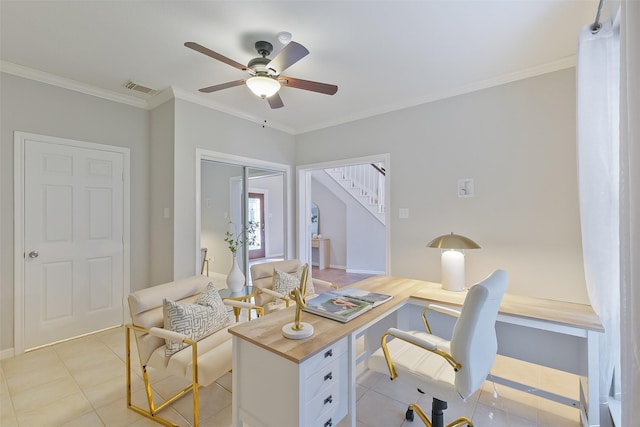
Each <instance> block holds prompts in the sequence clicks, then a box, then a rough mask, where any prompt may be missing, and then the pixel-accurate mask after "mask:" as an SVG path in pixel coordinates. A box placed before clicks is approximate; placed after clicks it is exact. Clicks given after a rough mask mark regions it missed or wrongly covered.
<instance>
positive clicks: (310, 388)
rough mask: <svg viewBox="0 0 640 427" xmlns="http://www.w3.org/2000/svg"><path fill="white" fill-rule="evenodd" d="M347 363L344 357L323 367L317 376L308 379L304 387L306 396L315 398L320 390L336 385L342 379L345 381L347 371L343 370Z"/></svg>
mask: <svg viewBox="0 0 640 427" xmlns="http://www.w3.org/2000/svg"><path fill="white" fill-rule="evenodd" d="M346 362H347V360H346V358H344V357H342V358H339V359H337V360H334V361H332V362H331V363H329V364H327V365H325V366H322V367H321V368H320V369H319V370H318V371H317V372H316V373H315V374H313V375H312V376H310V377H309V378H307V381H306V382H305V386H304V387H305V390H306V394H305V395H306V396H310V397H311V398H313V396H315V395H317V394H318V392H320V390H322V389H324V388H327V387H330V386H331V385H333V384H336V383H337V382H338V381H340V379H342V380H343V381H344V380H345V378H347V376H346V372H345V371H346V370H345V369H343V365H344V366H345V367H346Z"/></svg>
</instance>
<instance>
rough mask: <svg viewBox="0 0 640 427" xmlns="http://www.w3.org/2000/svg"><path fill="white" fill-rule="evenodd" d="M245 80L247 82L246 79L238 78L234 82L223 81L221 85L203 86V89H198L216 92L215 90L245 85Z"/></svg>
mask: <svg viewBox="0 0 640 427" xmlns="http://www.w3.org/2000/svg"><path fill="white" fill-rule="evenodd" d="M245 82H246V80H245V79H242V80H236V81H233V82H227V83H221V84H219V85H214V86H209V87H203V88H202V89H198V91H200V92H204V93H211V92H215V91H218V90H222V89H228V88H230V87H236V86H240V85H243V84H244V83H245Z"/></svg>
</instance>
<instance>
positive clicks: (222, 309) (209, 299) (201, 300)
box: [196, 282, 232, 328]
mask: <svg viewBox="0 0 640 427" xmlns="http://www.w3.org/2000/svg"><path fill="white" fill-rule="evenodd" d="M196 304H200V305H206V306H207V307H211V309H212V311H213V313H212V315H213V322H214V323H215V324H216V325H218V326H219V327H220V328H221V327H223V326H225V325H226V324H227V323H229V322H231V321H232V320H231V316H230V314H231V313H229V310H228V307H227V306H226V305H224V303H223V302H222V298H221V297H220V294H219V293H218V289H217V288H216V287H215V285H214V284H213V283H211V282H209V284H208V285H207V288H206V289H205V290H204V292H202V293H201V294H200V296H199V297H198V299H197V300H196Z"/></svg>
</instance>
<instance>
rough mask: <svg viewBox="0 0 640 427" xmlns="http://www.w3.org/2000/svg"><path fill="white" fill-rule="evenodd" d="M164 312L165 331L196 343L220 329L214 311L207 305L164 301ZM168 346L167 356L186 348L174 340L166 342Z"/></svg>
mask: <svg viewBox="0 0 640 427" xmlns="http://www.w3.org/2000/svg"><path fill="white" fill-rule="evenodd" d="M162 311H163V314H164V328H165V329H168V330H170V331H174V332H178V333H180V334H183V335H186V336H187V337H189V338H190V339H192V340H194V341H197V340H199V339H201V338H204V337H206V336H207V335H210V334H212V333H213V332H215V331H216V330H217V329H219V328H216V325H215V323H214V321H213V310H212V309H211V307H209V306H206V305H200V304H185V303H180V302H175V301H171V300H168V299H164V300H163V304H162ZM166 345H167V348H166V350H165V355H166V356H171V355H172V354H174V353H176V352H178V351H180V350H182V349H183V348H184V347H185V344H183V343H182V342H176V341H172V340H166Z"/></svg>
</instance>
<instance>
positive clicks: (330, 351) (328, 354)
mask: <svg viewBox="0 0 640 427" xmlns="http://www.w3.org/2000/svg"><path fill="white" fill-rule="evenodd" d="M327 357H333V350H327V351H325V352H324V358H325V359H326V358H327Z"/></svg>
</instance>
